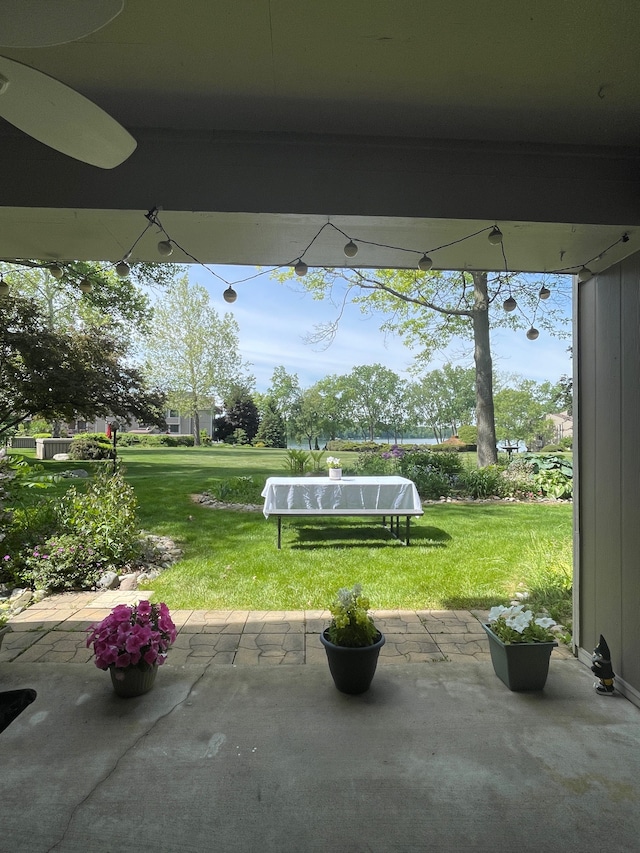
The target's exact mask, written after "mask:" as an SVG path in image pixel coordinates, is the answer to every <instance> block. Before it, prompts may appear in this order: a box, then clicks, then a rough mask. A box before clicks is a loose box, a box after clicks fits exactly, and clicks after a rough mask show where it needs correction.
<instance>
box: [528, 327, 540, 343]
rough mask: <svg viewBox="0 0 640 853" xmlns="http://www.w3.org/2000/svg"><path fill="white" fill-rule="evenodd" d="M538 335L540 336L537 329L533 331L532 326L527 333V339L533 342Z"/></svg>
mask: <svg viewBox="0 0 640 853" xmlns="http://www.w3.org/2000/svg"><path fill="white" fill-rule="evenodd" d="M539 334H540V332H539V331H538V330H537V329H534V328H533V326H532V327H531V328H530V329H529V331H528V332H527V337H528V338H529V340H530V341H535V340H537V338H538V335H539Z"/></svg>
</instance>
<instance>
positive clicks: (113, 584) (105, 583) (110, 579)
mask: <svg viewBox="0 0 640 853" xmlns="http://www.w3.org/2000/svg"><path fill="white" fill-rule="evenodd" d="M119 585H120V578H119V577H118V575H117V574H116V573H115V572H105V573H104V574H103V575H102V577H101V578H100V580H99V581H98V583H97V584H96V586H97V587H98V589H118V587H119Z"/></svg>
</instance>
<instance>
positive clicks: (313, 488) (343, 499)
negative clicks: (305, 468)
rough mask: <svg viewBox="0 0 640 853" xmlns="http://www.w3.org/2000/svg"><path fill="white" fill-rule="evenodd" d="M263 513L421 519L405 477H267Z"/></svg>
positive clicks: (417, 501)
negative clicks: (417, 516) (331, 478)
mask: <svg viewBox="0 0 640 853" xmlns="http://www.w3.org/2000/svg"><path fill="white" fill-rule="evenodd" d="M262 497H263V498H264V507H263V510H262V511H263V513H264V515H265V517H266V518H268V517H269V515H270V514H273V515H422V514H423V510H422V506H421V504H420V496H419V495H418V490H417V489H416V486H415V483H413V482H412V481H411V480H407V479H406V478H405V477H343V478H342V479H341V480H330V479H329V477H269V478H268V480H267V482H266V483H265V487H264V489H263V492H262Z"/></svg>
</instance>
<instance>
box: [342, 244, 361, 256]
mask: <svg viewBox="0 0 640 853" xmlns="http://www.w3.org/2000/svg"><path fill="white" fill-rule="evenodd" d="M344 253H345V255H346V256H347V258H355V256H356V255H357V254H358V247H357V246H356V244H355V243H354V242H353V240H349V242H348V243H347V245H346V246H345V247H344Z"/></svg>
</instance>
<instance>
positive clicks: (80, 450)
mask: <svg viewBox="0 0 640 853" xmlns="http://www.w3.org/2000/svg"><path fill="white" fill-rule="evenodd" d="M111 450H112V447H111V445H110V444H109V440H108V439H107V437H106V436H105V437H104V441H100V440H99V439H95V438H88V437H87V436H85V435H81V436H79V437H78V438H74V439H73V441H72V442H71V447H70V448H69V459H93V460H97V459H109V457H110V456H111Z"/></svg>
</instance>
